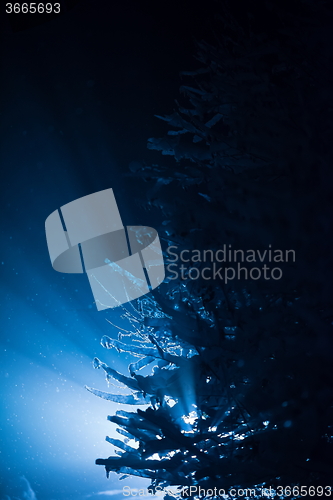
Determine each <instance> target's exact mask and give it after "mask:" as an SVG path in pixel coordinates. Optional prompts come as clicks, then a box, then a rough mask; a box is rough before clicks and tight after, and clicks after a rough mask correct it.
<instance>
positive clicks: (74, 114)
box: [0, 0, 213, 500]
mask: <svg viewBox="0 0 333 500" xmlns="http://www.w3.org/2000/svg"><path fill="white" fill-rule="evenodd" d="M68 6H69V2H67V7H68ZM65 7H66V5H65V2H62V8H63V14H62V15H60V16H59V17H58V18H57V19H52V20H51V21H49V22H46V23H42V24H40V25H36V26H33V25H32V24H33V23H32V21H31V18H30V21H28V20H27V21H25V20H23V21H22V19H21V20H20V21H18V20H15V19H14V20H13V19H9V17H8V16H6V15H4V12H3V11H2V12H1V15H2V20H1V32H2V35H1V46H2V54H1V66H2V72H1V84H2V85H1V89H2V92H1V101H2V111H1V120H0V126H1V135H0V137H1V219H2V224H1V243H2V245H1V258H0V264H1V344H0V349H1V366H0V377H1V394H2V397H1V460H0V476H1V496H0V498H1V499H2V500H3V499H8V498H10V499H11V500H12V499H13V498H16V499H20V500H23V498H24V499H26V500H33V499H35V498H37V499H38V500H46V499H48V500H51V499H52V500H62V499H66V500H71V499H73V500H74V499H75V500H76V499H82V498H88V497H89V498H92V499H94V498H100V496H101V495H102V498H104V496H103V492H108V491H109V494H111V492H113V495H114V498H115V499H116V500H117V498H122V495H120V494H119V490H120V489H121V487H122V483H119V478H118V476H116V475H115V474H112V475H111V477H110V479H109V481H107V479H106V478H105V472H104V469H103V468H102V467H97V466H96V465H95V463H94V462H95V459H96V458H98V457H104V456H109V455H111V454H113V452H114V447H112V446H111V445H110V444H108V443H106V442H105V440H104V439H105V436H106V435H110V436H115V435H116V433H115V426H114V425H113V424H110V423H109V422H107V420H106V417H107V415H108V414H113V413H114V412H115V410H116V409H118V407H117V405H116V404H113V403H109V402H107V401H104V400H101V399H98V398H96V397H95V396H93V395H92V394H90V393H88V392H87V391H86V389H85V388H84V386H85V384H87V385H89V386H91V387H96V388H98V389H101V390H107V385H106V382H105V380H104V376H103V374H102V373H101V372H100V371H97V370H96V371H94V369H93V366H92V360H93V357H94V356H98V357H100V358H101V359H104V360H105V361H107V362H108V363H109V364H112V363H113V365H114V366H115V367H117V369H119V370H120V371H121V370H125V371H126V370H127V364H128V360H127V359H126V356H123V357H121V356H120V355H119V354H118V355H117V354H115V353H114V352H112V353H110V352H106V351H105V350H104V349H103V348H102V346H101V345H100V343H99V341H100V338H101V337H102V335H105V334H107V335H110V336H116V335H117V330H116V329H115V328H112V326H111V325H110V324H109V323H107V321H106V319H109V320H111V321H112V322H114V323H116V324H119V325H120V324H121V320H120V319H119V315H120V312H119V311H117V310H116V311H112V310H106V311H102V312H97V309H96V308H95V305H94V304H93V296H92V293H91V291H90V287H89V284H88V280H87V278H86V277H85V276H83V275H64V274H61V273H57V272H55V271H54V270H53V269H52V266H51V263H50V259H49V254H48V250H47V246H46V240H45V231H44V223H45V219H46V218H47V217H48V215H49V214H50V213H51V212H53V211H54V210H56V209H57V208H59V207H60V206H61V205H63V204H66V203H68V202H70V201H72V200H75V199H77V198H80V197H82V196H85V195H88V194H90V193H93V192H97V191H100V190H103V189H107V188H110V187H112V188H113V189H114V192H115V196H116V200H117V203H118V207H119V209H120V213H121V215H122V219H123V223H124V225H127V224H131V225H136V224H144V225H148V226H149V225H152V226H153V225H154V224H153V220H152V217H153V214H151V213H150V212H146V211H140V209H139V208H138V207H137V205H136V204H135V201H134V199H135V195H136V194H137V190H142V189H144V184H143V183H136V182H134V181H133V180H131V179H130V178H129V177H127V176H126V173H127V172H128V165H129V163H130V162H132V161H139V162H143V161H144V162H146V163H147V164H150V163H154V162H158V161H159V162H160V161H161V158H160V155H159V154H158V153H156V152H152V151H148V150H147V147H146V144H147V139H148V138H149V137H159V136H160V135H162V134H163V133H164V132H165V128H164V126H163V123H162V122H160V121H159V120H158V119H157V118H155V117H154V114H164V113H169V112H172V109H173V107H174V100H175V99H177V98H178V89H179V86H180V84H181V81H180V78H179V72H180V71H181V70H184V69H192V68H195V67H197V66H198V63H197V62H196V61H195V59H194V57H193V55H194V54H195V44H194V39H197V40H200V39H201V38H203V37H204V38H206V39H207V37H208V38H209V36H210V22H211V21H210V19H211V17H210V16H211V14H212V12H213V8H211V6H210V4H209V3H208V7H207V2H205V10H203V6H202V5H198V6H197V7H195V6H194V3H190V2H182V3H181V5H179V4H178V5H177V4H176V3H172V2H159V3H158V2H152V3H148V2H136V1H130V0H125V1H124V0H122V1H121V2H117V3H116V2H110V0H98V2H97V1H93V0H81V1H79V2H76V5H74V6H73V8H71V9H67V11H65ZM1 9H2V10H4V4H2V7H1ZM29 23H30V24H29ZM114 390H118V389H114ZM126 484H131V485H133V486H138V485H142V484H144V485H146V484H148V482H147V481H141V482H140V481H139V480H136V479H133V478H132V479H128V480H127V481H126ZM117 490H118V494H117ZM98 494H99V495H98ZM104 495H107V493H104Z"/></svg>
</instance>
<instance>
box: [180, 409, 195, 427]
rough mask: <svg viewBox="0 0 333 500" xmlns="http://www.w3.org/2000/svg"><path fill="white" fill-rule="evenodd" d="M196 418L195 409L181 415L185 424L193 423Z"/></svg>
mask: <svg viewBox="0 0 333 500" xmlns="http://www.w3.org/2000/svg"><path fill="white" fill-rule="evenodd" d="M197 418H198V415H197V412H196V411H194V410H193V411H191V413H189V414H188V415H183V416H182V419H183V420H184V422H185V424H190V425H193V424H194V422H195V421H196V419H197Z"/></svg>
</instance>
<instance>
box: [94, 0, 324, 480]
mask: <svg viewBox="0 0 333 500" xmlns="http://www.w3.org/2000/svg"><path fill="white" fill-rule="evenodd" d="M220 7H221V14H220V18H219V23H220V24H219V26H220V29H219V30H218V32H217V33H216V42H215V43H214V44H208V43H205V42H202V43H200V44H199V47H198V55H197V59H198V61H199V63H200V64H199V66H200V67H199V69H198V70H197V71H194V72H183V73H182V80H183V85H182V86H181V89H180V90H181V94H182V97H181V99H182V101H179V102H178V101H176V105H177V107H176V109H175V110H174V111H173V113H172V114H171V115H168V116H160V117H159V118H161V119H162V120H164V121H165V122H166V123H167V125H168V127H169V128H170V130H169V131H168V132H167V135H166V136H165V137H163V138H160V139H156V138H152V139H149V141H148V148H149V149H153V150H158V151H161V152H162V155H167V156H168V155H169V156H171V157H174V160H173V161H170V159H169V158H166V159H165V162H164V164H162V165H156V164H154V165H141V166H140V165H137V164H136V165H135V166H133V168H132V171H131V175H133V176H134V177H138V178H139V179H144V180H145V181H146V184H145V186H148V198H147V199H146V200H142V199H141V200H138V203H139V204H140V206H143V207H144V208H145V209H147V210H150V211H153V210H154V211H156V212H158V214H159V217H160V218H161V221H162V222H161V225H160V227H159V228H158V229H159V234H160V236H161V239H162V241H163V243H164V248H165V249H166V248H167V247H168V246H175V247H177V249H178V251H181V250H184V249H188V250H193V249H198V250H200V251H202V250H204V249H211V250H213V251H217V250H218V249H221V248H222V247H223V245H224V244H225V245H226V247H227V248H228V249H229V248H231V249H243V250H244V251H246V250H248V249H256V250H259V252H260V255H263V252H265V250H266V251H267V252H268V249H272V251H274V249H281V252H282V254H283V255H284V253H283V252H285V250H290V249H292V250H293V251H294V253H293V254H292V255H294V256H296V259H294V258H292V259H290V260H289V261H288V262H286V259H283V261H282V260H280V262H279V261H278V260H276V261H275V263H276V264H274V263H272V264H271V267H279V268H281V270H282V272H283V275H282V276H281V278H280V279H273V278H272V277H271V278H270V279H264V278H263V277H261V278H260V279H258V280H256V279H244V277H243V278H242V279H230V280H229V281H228V280H227V282H226V280H225V275H224V279H220V278H217V279H208V280H207V279H204V278H203V277H202V275H201V274H200V276H201V277H200V278H199V279H196V280H195V279H190V278H189V276H188V268H187V271H185V274H183V279H182V278H181V277H179V278H178V279H171V278H172V276H171V277H169V278H167V279H166V280H165V283H163V284H162V285H161V286H160V288H159V289H158V290H157V291H154V295H151V294H150V295H149V296H146V297H145V298H143V299H140V300H138V301H137V302H136V303H132V304H130V305H129V306H128V307H127V309H126V310H125V317H126V318H127V319H128V321H129V322H130V328H129V331H130V332H132V333H131V334H130V335H127V336H125V338H120V339H118V340H116V339H114V338H110V337H103V339H102V344H103V346H104V347H106V348H107V349H112V348H114V349H116V350H119V351H124V352H128V353H131V354H132V355H133V362H132V363H131V364H130V366H129V374H128V375H127V376H125V375H123V374H120V373H118V372H117V371H115V370H114V369H113V368H110V367H109V366H108V365H107V364H105V363H104V362H102V361H100V360H98V359H95V361H94V364H95V367H96V368H102V369H104V370H105V372H106V376H107V378H113V379H116V380H118V381H119V382H121V383H123V384H125V385H126V386H127V387H128V388H129V389H131V391H132V394H131V395H127V396H126V395H124V396H119V395H110V394H107V393H102V392H100V391H97V390H95V389H89V390H90V391H92V392H94V393H95V394H96V395H98V396H101V397H104V398H106V399H109V400H111V401H116V402H119V403H125V404H129V405H142V404H148V405H149V406H148V407H147V409H146V410H137V411H129V412H124V411H119V412H117V414H116V415H115V416H110V417H108V418H109V420H110V421H111V422H114V423H116V424H117V425H118V426H119V429H118V432H119V433H120V434H121V435H122V436H124V438H123V440H114V439H110V438H107V439H108V441H110V443H111V444H113V445H115V446H116V447H118V448H119V449H120V450H121V452H120V453H119V456H112V457H109V458H107V459H98V460H97V464H101V465H104V466H105V468H106V470H107V472H108V473H109V472H110V471H115V472H118V473H120V474H125V475H127V474H130V475H137V476H142V477H146V478H151V480H152V487H153V488H154V487H156V486H157V485H160V486H163V487H166V486H168V485H176V486H189V485H200V486H201V487H202V488H205V489H208V488H214V487H217V488H224V489H228V488H229V487H234V486H239V487H254V486H258V487H259V485H268V486H272V487H276V486H277V485H323V484H325V485H326V484H331V482H332V481H331V480H332V442H333V429H332V425H333V372H332V352H333V340H332V322H333V311H332V302H331V280H330V279H329V278H330V277H331V270H332V268H331V263H330V261H331V255H332V253H331V246H330V245H329V242H330V239H331V237H332V236H331V235H332V215H333V213H332V212H333V211H332V196H331V185H332V184H331V181H332V169H331V160H332V155H331V153H332V148H331V147H330V142H331V141H330V137H332V109H333V102H332V90H331V89H332V83H333V82H332V70H331V67H330V62H332V60H333V57H332V52H331V51H330V50H331V49H330V47H332V33H331V32H332V29H331V28H332V9H331V7H332V6H331V5H330V3H329V2H325V1H317V2H314V1H310V0H298V1H293V2H281V1H279V2H270V1H266V0H262V1H256V2H248V3H247V4H246V8H245V7H244V6H242V8H241V9H238V10H237V2H225V3H221V5H220ZM229 245H230V247H229ZM266 255H267V254H266ZM165 257H166V259H168V258H169V257H170V254H168V253H167V252H165ZM167 263H168V262H167ZM265 263H267V262H265ZM225 265H226V264H223V263H221V266H225ZM242 265H243V264H242ZM246 265H247V266H249V263H244V266H246ZM189 266H192V267H197V268H198V269H199V271H200V273H201V270H202V268H203V267H205V266H207V263H205V262H195V260H194V259H193V261H192V263H190V264H188V267H189ZM251 266H253V264H251ZM255 266H256V267H262V265H260V266H259V264H258V260H257V262H256V263H255ZM169 274H170V273H168V272H167V275H169ZM243 276H245V271H243ZM135 358H136V359H135ZM148 366H152V370H151V373H150V374H148V375H141V374H140V370H141V369H145V370H147V367H148ZM129 439H131V440H132V439H134V440H135V442H136V446H134V447H131V446H129V445H128V444H127V443H128V440H129Z"/></svg>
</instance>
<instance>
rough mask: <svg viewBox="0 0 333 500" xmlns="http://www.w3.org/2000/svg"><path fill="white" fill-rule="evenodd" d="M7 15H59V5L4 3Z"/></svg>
mask: <svg viewBox="0 0 333 500" xmlns="http://www.w3.org/2000/svg"><path fill="white" fill-rule="evenodd" d="M6 12H7V14H28V13H30V14H35V13H38V14H43V13H44V12H45V13H46V14H51V13H52V12H53V13H54V14H59V12H60V3H50V2H48V3H36V2H34V3H30V2H29V3H22V4H19V3H6Z"/></svg>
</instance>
